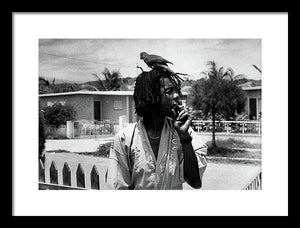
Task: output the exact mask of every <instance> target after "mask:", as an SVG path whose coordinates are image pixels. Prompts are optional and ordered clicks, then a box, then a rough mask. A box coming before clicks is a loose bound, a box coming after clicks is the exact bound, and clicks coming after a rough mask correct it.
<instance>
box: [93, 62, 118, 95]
mask: <svg viewBox="0 0 300 228" xmlns="http://www.w3.org/2000/svg"><path fill="white" fill-rule="evenodd" d="M102 74H103V75H104V77H105V81H104V83H103V82H102V80H101V78H100V77H99V76H98V75H97V74H92V75H94V76H95V77H97V78H98V82H99V86H98V87H99V90H106V91H107V90H120V88H121V84H122V80H121V74H120V72H119V71H112V72H110V71H109V69H108V68H106V67H105V69H104V71H103V72H102Z"/></svg>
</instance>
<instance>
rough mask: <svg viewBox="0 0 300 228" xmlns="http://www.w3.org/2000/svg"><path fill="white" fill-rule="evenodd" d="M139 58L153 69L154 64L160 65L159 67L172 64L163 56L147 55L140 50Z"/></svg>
mask: <svg viewBox="0 0 300 228" xmlns="http://www.w3.org/2000/svg"><path fill="white" fill-rule="evenodd" d="M140 59H142V60H144V62H145V63H146V64H147V66H148V67H150V68H151V69H153V68H154V67H156V66H160V67H163V66H168V63H170V64H172V65H173V63H171V62H170V61H168V60H166V59H164V58H163V57H161V56H159V55H149V54H148V53H147V52H141V53H140Z"/></svg>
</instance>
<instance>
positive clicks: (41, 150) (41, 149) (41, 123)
mask: <svg viewBox="0 0 300 228" xmlns="http://www.w3.org/2000/svg"><path fill="white" fill-rule="evenodd" d="M45 142H46V137H45V119H44V114H43V112H42V110H41V109H39V159H42V161H43V162H44V149H45Z"/></svg>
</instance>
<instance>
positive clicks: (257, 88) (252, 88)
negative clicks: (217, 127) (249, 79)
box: [241, 86, 261, 90]
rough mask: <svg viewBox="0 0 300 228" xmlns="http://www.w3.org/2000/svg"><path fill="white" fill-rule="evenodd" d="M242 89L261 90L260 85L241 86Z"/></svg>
mask: <svg viewBox="0 0 300 228" xmlns="http://www.w3.org/2000/svg"><path fill="white" fill-rule="evenodd" d="M241 88H242V90H261V86H252V87H250V86H249V87H241Z"/></svg>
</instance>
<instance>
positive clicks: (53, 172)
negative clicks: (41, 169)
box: [50, 161, 58, 184]
mask: <svg viewBox="0 0 300 228" xmlns="http://www.w3.org/2000/svg"><path fill="white" fill-rule="evenodd" d="M50 183H51V184H58V175H57V168H56V166H55V163H54V161H52V163H51V166H50Z"/></svg>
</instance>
